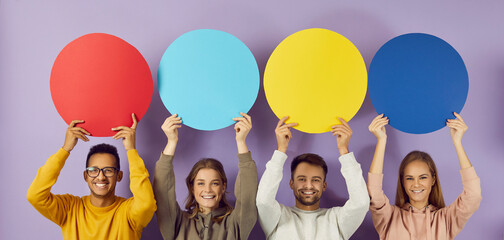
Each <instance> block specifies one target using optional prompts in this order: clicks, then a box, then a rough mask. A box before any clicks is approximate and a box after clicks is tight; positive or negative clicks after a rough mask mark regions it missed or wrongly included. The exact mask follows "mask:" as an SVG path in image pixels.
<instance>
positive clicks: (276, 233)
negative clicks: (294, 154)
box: [256, 151, 369, 240]
mask: <svg viewBox="0 0 504 240" xmlns="http://www.w3.org/2000/svg"><path fill="white" fill-rule="evenodd" d="M286 159H287V155H286V154H284V153H283V152H280V151H275V152H274V153H273V156H272V157H271V160H270V161H269V162H268V163H267V164H266V171H264V174H263V176H262V178H261V181H260V182H259V189H258V191H257V201H256V204H257V210H258V212H259V223H260V224H261V227H262V229H263V231H264V233H265V234H266V238H267V239H269V240H276V239H287V240H297V239H303V240H309V239H316V240H324V239H349V238H350V236H352V234H353V233H354V232H355V230H357V228H358V227H359V226H360V224H361V223H362V221H363V220H364V217H365V216H366V213H367V211H368V209H369V195H368V192H367V188H366V183H365V182H364V178H363V177H362V169H361V167H360V164H359V163H358V162H357V161H356V160H355V157H354V155H353V153H348V154H345V155H343V156H341V157H340V158H339V161H340V162H341V173H342V174H343V177H344V178H345V180H346V185H347V189H348V195H349V199H348V201H347V202H346V203H345V205H344V206H343V207H333V208H319V209H317V210H314V211H304V210H301V209H299V208H297V207H286V206H285V205H283V204H280V203H278V201H276V199H275V197H276V194H277V191H278V186H279V185H280V181H281V180H282V175H283V165H284V163H285V160H286Z"/></svg>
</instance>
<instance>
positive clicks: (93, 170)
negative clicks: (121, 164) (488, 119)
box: [86, 167, 119, 178]
mask: <svg viewBox="0 0 504 240" xmlns="http://www.w3.org/2000/svg"><path fill="white" fill-rule="evenodd" d="M100 171H101V172H103V175H104V176H105V177H113V176H114V175H115V174H116V172H117V171H119V169H117V168H115V167H104V168H97V167H88V168H86V173H87V175H88V176H89V177H92V178H95V177H98V175H100Z"/></svg>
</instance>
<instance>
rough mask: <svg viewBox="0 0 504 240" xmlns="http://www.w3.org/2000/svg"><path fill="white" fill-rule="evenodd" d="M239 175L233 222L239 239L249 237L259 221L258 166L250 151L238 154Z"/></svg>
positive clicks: (236, 185)
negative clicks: (257, 196) (257, 204)
mask: <svg viewBox="0 0 504 240" xmlns="http://www.w3.org/2000/svg"><path fill="white" fill-rule="evenodd" d="M238 161H239V163H238V176H237V177H236V182H235V197H236V203H235V209H234V210H233V212H232V213H231V218H232V219H233V221H231V222H230V223H231V224H237V226H236V227H237V229H238V233H239V238H238V239H248V236H249V234H250V232H251V231H252V229H253V228H254V225H255V223H256V221H257V208H256V201H255V200H256V195H257V167H256V164H255V162H254V160H252V155H251V153H250V152H248V153H243V154H238Z"/></svg>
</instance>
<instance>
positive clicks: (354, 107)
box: [264, 28, 367, 133]
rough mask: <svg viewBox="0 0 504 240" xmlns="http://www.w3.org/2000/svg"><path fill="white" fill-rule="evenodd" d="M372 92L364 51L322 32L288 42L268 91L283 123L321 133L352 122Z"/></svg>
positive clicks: (271, 67)
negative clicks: (286, 117) (283, 119)
mask: <svg viewBox="0 0 504 240" xmlns="http://www.w3.org/2000/svg"><path fill="white" fill-rule="evenodd" d="M366 90H367V71H366V65H365V64H364V60H363V59H362V56H361V54H360V52H359V50H358V49H357V48H356V47H355V46H354V45H353V44H352V42H350V41H349V40H348V39H347V38H345V37H344V36H342V35H340V34H338V33H336V32H333V31H330V30H327V29H321V28H312V29H306V30H302V31H299V32H296V33H294V34H292V35H290V36H289V37H287V38H286V39H284V40H283V41H282V42H281V43H280V44H279V45H278V46H277V47H276V49H275V50H274V51H273V53H272V54H271V56H270V58H269V60H268V63H267V65H266V69H265V73H264V91H265V93H266V99H267V100H268V104H269V105H270V107H271V109H272V110H273V112H274V113H275V115H276V116H277V117H278V118H282V117H284V116H290V118H289V119H288V122H297V123H298V126H296V127H295V128H296V129H298V130H300V131H303V132H308V133H322V132H328V131H330V130H331V128H330V127H331V126H332V125H334V124H337V123H339V120H338V117H341V118H343V119H345V120H346V121H349V120H350V119H351V118H352V117H353V116H354V115H355V114H356V113H357V112H358V111H359V109H360V107H361V105H362V102H363V101H364V97H365V96H366Z"/></svg>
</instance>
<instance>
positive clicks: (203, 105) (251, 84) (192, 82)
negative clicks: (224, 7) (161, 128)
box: [158, 29, 260, 130]
mask: <svg viewBox="0 0 504 240" xmlns="http://www.w3.org/2000/svg"><path fill="white" fill-rule="evenodd" d="M259 79H260V78H259V69H258V67H257V62H256V60H255V58H254V55H252V53H251V52H250V50H249V49H248V47H247V46H246V45H245V44H244V43H243V42H242V41H240V40H239V39H238V38H236V37H235V36H233V35H231V34H229V33H226V32H222V31H218V30H212V29H200V30H195V31H191V32H187V33H185V34H183V35H182V36H180V37H179V38H177V39H176V40H175V41H174V42H173V43H172V44H171V45H170V46H169V47H168V48H167V49H166V52H165V53H164V55H163V57H162V58H161V62H160V64H159V69H158V88H159V95H160V96H161V100H162V101H163V104H164V105H165V107H166V109H168V111H170V113H171V114H175V113H176V114H178V115H179V116H180V117H181V118H182V122H183V124H185V125H187V126H189V127H192V128H195V129H199V130H217V129H221V128H225V127H227V126H229V125H232V124H233V123H235V122H234V121H233V120H232V118H233V117H240V112H244V113H247V112H248V111H249V110H250V108H251V107H252V105H254V102H255V100H256V98H257V93H258V92H259Z"/></svg>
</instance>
